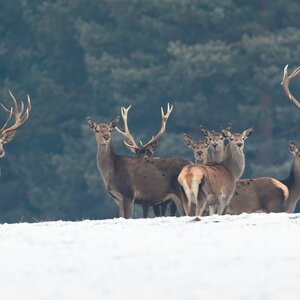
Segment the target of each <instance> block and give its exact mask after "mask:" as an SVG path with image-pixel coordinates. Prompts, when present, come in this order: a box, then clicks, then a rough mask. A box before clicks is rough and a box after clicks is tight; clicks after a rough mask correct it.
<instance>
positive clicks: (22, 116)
mask: <svg viewBox="0 0 300 300" xmlns="http://www.w3.org/2000/svg"><path fill="white" fill-rule="evenodd" d="M9 95H10V96H11V98H12V104H13V106H12V107H11V108H10V109H7V108H6V107H5V106H4V105H3V104H2V103H0V106H1V107H2V108H3V109H4V110H5V111H6V112H8V113H9V115H8V118H7V120H6V122H5V123H4V125H3V126H2V128H1V129H0V158H2V157H3V156H4V155H5V151H4V147H3V146H4V144H7V143H9V142H11V140H12V139H13V138H14V136H15V134H16V130H17V129H18V128H20V127H21V126H22V125H24V124H25V122H26V121H27V120H28V117H29V112H30V110H31V103H30V98H29V96H28V95H27V108H26V110H25V112H24V108H25V106H24V103H23V101H21V110H20V111H19V107H18V103H17V100H16V98H15V97H14V95H13V94H12V92H11V91H9ZM13 115H14V117H15V122H14V124H13V125H11V126H9V127H7V126H8V124H9V122H10V120H11V118H12V116H13Z"/></svg>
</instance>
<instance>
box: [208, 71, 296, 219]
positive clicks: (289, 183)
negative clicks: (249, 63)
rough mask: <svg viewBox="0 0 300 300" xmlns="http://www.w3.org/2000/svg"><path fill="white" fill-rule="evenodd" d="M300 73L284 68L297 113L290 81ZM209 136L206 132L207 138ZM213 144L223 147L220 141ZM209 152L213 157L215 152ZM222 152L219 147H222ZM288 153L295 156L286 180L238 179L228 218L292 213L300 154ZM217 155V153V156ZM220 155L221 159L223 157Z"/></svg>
mask: <svg viewBox="0 0 300 300" xmlns="http://www.w3.org/2000/svg"><path fill="white" fill-rule="evenodd" d="M299 73H300V67H298V68H296V69H295V70H294V71H293V72H292V73H291V74H290V75H288V72H287V66H286V67H285V68H284V75H283V81H282V85H283V89H284V91H285V93H286V94H287V96H288V97H289V99H290V100H291V101H292V103H293V104H294V105H295V106H296V107H298V108H299V109H300V103H299V102H298V101H297V99H296V98H295V97H294V96H293V95H292V94H291V92H290V90H289V81H290V79H292V78H294V77H296V76H297V75H298V74H299ZM208 135H210V133H209V132H206V136H208ZM216 143H218V144H219V143H224V141H223V140H221V139H220V138H219V140H218V141H216ZM211 148H212V153H213V151H214V148H213V147H211ZM221 148H222V147H221ZM289 149H290V151H291V153H292V154H293V155H294V160H293V163H292V165H291V170H290V174H289V176H288V178H286V179H284V180H280V181H279V180H277V179H275V178H271V177H260V178H253V179H241V180H239V181H238V182H237V185H236V191H235V193H234V195H233V196H232V198H231V201H230V204H229V206H228V208H227V210H226V213H227V214H241V213H253V212H266V213H269V212H289V213H292V212H294V211H295V208H296V205H297V202H298V200H299V198H300V157H299V155H300V153H299V148H298V147H297V146H296V144H295V143H293V142H290V143H289ZM218 154H220V152H218ZM224 154H225V153H224V152H223V156H224Z"/></svg>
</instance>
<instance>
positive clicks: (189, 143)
mask: <svg viewBox="0 0 300 300" xmlns="http://www.w3.org/2000/svg"><path fill="white" fill-rule="evenodd" d="M183 139H184V143H185V144H186V145H187V146H188V147H190V148H193V145H194V141H193V139H192V138H190V137H189V136H188V135H186V134H184V135H183Z"/></svg>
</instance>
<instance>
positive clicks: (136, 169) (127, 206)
mask: <svg viewBox="0 0 300 300" xmlns="http://www.w3.org/2000/svg"><path fill="white" fill-rule="evenodd" d="M87 121H88V124H89V126H90V128H91V129H92V130H93V131H94V134H95V138H96V142H97V147H98V151H97V165H98V169H99V172H100V175H101V177H102V179H103V181H104V184H105V187H106V190H107V192H108V193H109V194H110V195H111V196H112V197H113V199H114V200H115V203H116V205H117V208H118V216H119V217H125V218H131V217H132V212H133V204H134V203H135V202H136V203H140V204H143V203H145V204H150V205H152V204H160V203H163V202H164V201H166V200H170V199H171V200H173V201H174V202H175V204H176V207H177V209H178V211H179V213H180V214H181V215H184V210H183V206H182V200H181V197H182V194H181V189H180V186H179V184H178V182H177V177H178V175H179V173H180V171H181V169H182V168H183V167H184V166H185V165H187V164H189V163H190V162H189V161H188V160H185V159H177V158H168V159H147V160H145V159H138V158H133V157H127V156H122V155H118V154H116V153H115V152H114V150H113V147H112V136H111V135H112V131H113V129H114V128H116V127H117V124H118V119H117V118H115V119H113V120H111V121H110V122H109V123H108V124H105V123H101V124H97V123H96V122H94V121H93V120H92V119H91V118H88V119H87ZM163 122H165V121H163ZM126 130H127V129H126V127H125V132H126Z"/></svg>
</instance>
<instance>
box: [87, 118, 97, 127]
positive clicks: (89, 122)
mask: <svg viewBox="0 0 300 300" xmlns="http://www.w3.org/2000/svg"><path fill="white" fill-rule="evenodd" d="M86 119H87V122H88V124H89V126H90V128H92V129H95V127H96V122H94V121H93V120H92V119H91V118H90V117H87V118H86Z"/></svg>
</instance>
